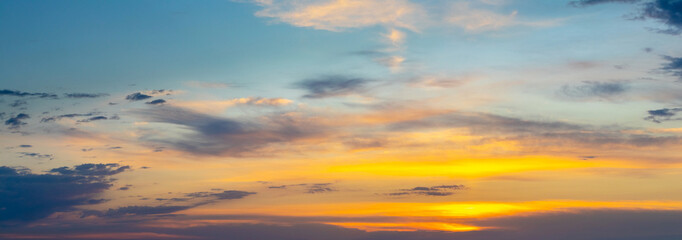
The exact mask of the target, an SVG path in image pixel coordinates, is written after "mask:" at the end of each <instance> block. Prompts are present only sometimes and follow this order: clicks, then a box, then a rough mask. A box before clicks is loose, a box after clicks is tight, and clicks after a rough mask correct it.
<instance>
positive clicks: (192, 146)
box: [131, 106, 320, 157]
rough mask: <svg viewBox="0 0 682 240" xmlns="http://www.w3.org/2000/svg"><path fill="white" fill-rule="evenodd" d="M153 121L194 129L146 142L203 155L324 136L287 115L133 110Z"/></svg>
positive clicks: (235, 152) (240, 152)
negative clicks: (241, 117) (248, 117)
mask: <svg viewBox="0 0 682 240" xmlns="http://www.w3.org/2000/svg"><path fill="white" fill-rule="evenodd" d="M131 112H132V113H134V114H135V115H138V116H139V117H141V118H142V119H145V120H147V121H150V122H160V123H170V124H175V125H178V126H182V127H185V128H187V129H190V130H192V132H193V133H192V134H186V135H184V136H183V137H182V138H176V139H155V138H153V137H152V136H149V137H143V140H147V141H151V142H157V143H162V144H166V145H168V146H170V147H172V148H174V149H176V150H180V151H185V152H190V153H193V154H200V155H221V154H228V155H230V156H235V157H238V156H242V155H243V154H245V153H255V152H254V151H255V150H257V149H260V148H263V147H265V146H267V145H269V144H274V143H281V142H293V141H296V140H298V139H302V138H306V137H308V136H312V135H317V134H320V132H319V131H317V129H316V128H315V126H314V125H310V124H308V125H305V126H303V125H302V124H304V123H299V122H297V121H295V120H294V119H292V118H290V117H288V116H286V115H276V116H272V117H270V118H259V119H258V120H257V121H248V120H237V119H230V118H223V117H218V116H212V115H207V114H202V113H197V112H193V111H191V110H187V109H183V108H177V107H171V106H161V107H155V108H153V109H146V110H133V111H131Z"/></svg>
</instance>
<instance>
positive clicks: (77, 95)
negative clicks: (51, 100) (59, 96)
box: [64, 93, 109, 98]
mask: <svg viewBox="0 0 682 240" xmlns="http://www.w3.org/2000/svg"><path fill="white" fill-rule="evenodd" d="M106 96H109V94H106V93H65V94H64V97H67V98H98V97H106Z"/></svg>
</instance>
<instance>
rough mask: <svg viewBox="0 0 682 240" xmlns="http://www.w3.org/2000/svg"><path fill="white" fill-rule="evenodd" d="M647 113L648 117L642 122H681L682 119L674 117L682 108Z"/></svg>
mask: <svg viewBox="0 0 682 240" xmlns="http://www.w3.org/2000/svg"><path fill="white" fill-rule="evenodd" d="M647 112H648V113H649V116H647V117H645V118H644V120H648V121H652V122H655V123H662V122H665V121H675V120H682V117H678V118H676V117H675V116H676V115H677V113H678V112H682V108H662V109H656V110H649V111H647Z"/></svg>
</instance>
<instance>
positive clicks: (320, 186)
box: [268, 183, 336, 194]
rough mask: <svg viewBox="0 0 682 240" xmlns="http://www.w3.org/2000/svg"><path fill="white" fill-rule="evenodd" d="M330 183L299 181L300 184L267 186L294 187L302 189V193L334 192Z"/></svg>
mask: <svg viewBox="0 0 682 240" xmlns="http://www.w3.org/2000/svg"><path fill="white" fill-rule="evenodd" d="M331 185H332V184H331V183H300V184H290V185H279V186H268V188H269V189H294V190H296V191H303V192H304V193H309V194H315V193H325V192H334V191H336V189H334V188H333V187H332V186H331Z"/></svg>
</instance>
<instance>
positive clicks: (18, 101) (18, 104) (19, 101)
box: [9, 100, 28, 108]
mask: <svg viewBox="0 0 682 240" xmlns="http://www.w3.org/2000/svg"><path fill="white" fill-rule="evenodd" d="M26 104H28V102H26V101H24V100H16V101H14V102H13V103H10V104H9V106H10V107H13V108H15V107H21V106H23V105H26Z"/></svg>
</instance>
